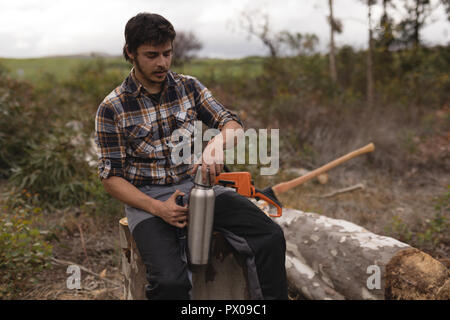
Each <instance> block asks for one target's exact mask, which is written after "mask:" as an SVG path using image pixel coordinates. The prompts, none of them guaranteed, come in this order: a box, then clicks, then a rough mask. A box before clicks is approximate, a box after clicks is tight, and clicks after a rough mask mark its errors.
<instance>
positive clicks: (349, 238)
mask: <svg viewBox="0 0 450 320" xmlns="http://www.w3.org/2000/svg"><path fill="white" fill-rule="evenodd" d="M275 221H276V222H277V223H278V224H279V225H280V226H281V227H282V229H283V231H284V234H285V238H286V248H287V249H286V272H287V277H288V281H289V284H290V285H291V286H293V287H294V288H296V289H298V290H299V291H300V292H301V293H302V294H303V295H304V296H305V297H307V298H308V299H364V300H365V299H371V300H380V299H448V297H449V289H450V288H449V286H450V284H449V272H448V270H447V268H446V267H445V266H444V265H443V264H442V263H440V262H439V261H437V260H435V259H433V258H432V257H431V256H429V255H428V254H426V253H424V252H422V251H420V250H418V249H415V248H412V247H411V246H409V245H408V244H406V243H402V242H400V241H398V240H396V239H393V238H390V237H384V236H380V235H377V234H374V233H372V232H369V231H367V230H366V229H364V228H362V227H360V226H358V225H356V224H353V223H351V222H348V221H345V220H338V219H332V218H329V217H326V216H322V215H319V214H316V213H309V212H302V211H299V210H294V209H289V208H285V209H283V216H282V217H281V218H277V219H275Z"/></svg>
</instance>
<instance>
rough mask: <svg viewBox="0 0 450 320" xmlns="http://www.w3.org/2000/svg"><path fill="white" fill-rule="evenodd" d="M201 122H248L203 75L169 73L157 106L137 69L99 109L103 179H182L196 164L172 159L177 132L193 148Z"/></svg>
mask: <svg viewBox="0 0 450 320" xmlns="http://www.w3.org/2000/svg"><path fill="white" fill-rule="evenodd" d="M196 120H201V121H202V122H203V123H205V124H206V125H207V126H208V127H212V128H216V129H219V130H221V129H222V127H223V126H224V125H225V123H226V122H228V121H230V120H235V121H237V122H239V123H240V124H241V125H242V122H241V120H240V119H239V118H238V116H237V115H236V114H235V113H233V112H231V111H229V110H227V109H226V108H225V107H223V106H222V105H221V104H220V103H219V102H218V101H217V100H216V99H214V97H213V96H212V95H211V92H210V91H209V90H208V89H207V88H206V87H205V86H203V85H202V84H201V83H200V82H199V81H198V80H197V79H195V78H193V77H190V76H185V75H181V74H176V73H174V72H172V71H169V72H168V74H167V79H166V81H165V83H164V88H163V91H162V92H161V98H160V101H159V104H154V103H152V100H151V99H150V97H149V94H148V92H147V91H146V89H145V88H144V87H143V86H142V84H140V83H139V81H138V80H137V79H136V78H135V76H134V70H132V71H131V73H130V75H129V76H128V77H127V78H126V79H125V81H124V82H123V83H122V84H121V85H120V86H118V87H117V88H116V89H115V90H114V91H112V92H111V93H110V94H109V95H108V96H107V97H106V98H105V99H104V100H103V102H102V103H101V104H100V106H99V108H98V110H97V115H96V118H95V141H96V144H97V152H98V174H99V177H100V178H101V179H106V178H108V177H110V176H118V177H123V178H124V179H126V180H127V181H129V182H130V183H132V184H133V185H135V186H142V185H147V184H171V183H178V182H179V181H180V180H182V179H184V178H186V177H187V176H188V173H187V172H188V171H189V170H190V169H191V168H192V166H193V164H192V161H191V163H189V164H186V163H174V162H173V161H172V158H171V152H172V150H173V148H174V147H175V144H176V143H175V144H174V141H173V139H171V134H172V132H173V131H174V130H176V129H182V130H180V132H183V135H184V136H185V137H183V139H182V142H183V143H189V144H190V147H191V151H193V149H194V148H193V146H194V145H193V143H194V134H193V133H194V121H196ZM191 154H192V155H191V156H192V159H193V158H194V154H193V152H191Z"/></svg>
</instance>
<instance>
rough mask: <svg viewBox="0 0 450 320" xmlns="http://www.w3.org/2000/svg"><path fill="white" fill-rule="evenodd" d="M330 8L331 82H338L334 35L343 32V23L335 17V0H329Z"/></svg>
mask: <svg viewBox="0 0 450 320" xmlns="http://www.w3.org/2000/svg"><path fill="white" fill-rule="evenodd" d="M328 6H329V8H330V15H329V17H328V23H329V24H330V76H331V80H332V81H333V82H334V83H336V82H337V70H336V53H335V45H334V33H335V32H338V33H341V32H342V23H341V22H340V21H339V20H336V19H335V18H334V15H333V0H328Z"/></svg>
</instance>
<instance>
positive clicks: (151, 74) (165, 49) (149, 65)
mask: <svg viewBox="0 0 450 320" xmlns="http://www.w3.org/2000/svg"><path fill="white" fill-rule="evenodd" d="M172 52H173V51H172V43H171V42H170V41H168V42H167V43H165V44H163V45H159V46H154V45H150V44H143V45H140V46H139V47H138V49H137V54H136V55H133V54H131V53H130V52H128V55H129V56H130V57H131V59H133V64H134V67H135V68H136V71H137V72H138V73H139V75H138V76H140V78H142V79H143V80H144V81H145V82H147V83H146V85H147V86H160V85H161V83H163V82H164V81H165V79H166V76H167V72H168V71H169V68H170V65H171V62H172Z"/></svg>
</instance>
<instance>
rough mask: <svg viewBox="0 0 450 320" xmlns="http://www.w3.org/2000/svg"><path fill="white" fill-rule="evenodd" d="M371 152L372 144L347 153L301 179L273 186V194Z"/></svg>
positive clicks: (373, 147)
mask: <svg viewBox="0 0 450 320" xmlns="http://www.w3.org/2000/svg"><path fill="white" fill-rule="evenodd" d="M373 150H375V146H374V144H373V143H369V144H368V145H366V146H364V147H362V148H360V149H357V150H355V151H352V152H350V153H347V154H346V155H344V156H342V157H340V158H338V159H336V160H333V161H331V162H329V163H327V164H326V165H323V166H322V167H320V168H317V169H315V170H313V171H311V172H309V173H307V174H305V175H303V176H301V177H298V178H295V179H293V180H290V181H286V182H282V183H279V184H277V185H275V186H273V187H272V190H273V192H274V193H275V195H278V194H280V193H283V192H286V191H288V190H290V189H292V188H295V187H296V186H298V185H300V184H302V183H305V182H306V181H309V180H311V179H313V178H315V177H317V176H318V175H320V174H322V173H324V172H326V171H328V170H330V169H333V168H334V167H336V166H338V165H340V164H341V163H343V162H345V161H348V160H350V159H353V158H355V157H357V156H359V155H362V154H364V153H368V152H372V151H373Z"/></svg>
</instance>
